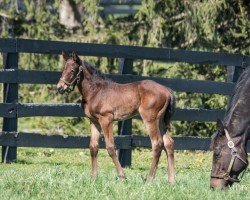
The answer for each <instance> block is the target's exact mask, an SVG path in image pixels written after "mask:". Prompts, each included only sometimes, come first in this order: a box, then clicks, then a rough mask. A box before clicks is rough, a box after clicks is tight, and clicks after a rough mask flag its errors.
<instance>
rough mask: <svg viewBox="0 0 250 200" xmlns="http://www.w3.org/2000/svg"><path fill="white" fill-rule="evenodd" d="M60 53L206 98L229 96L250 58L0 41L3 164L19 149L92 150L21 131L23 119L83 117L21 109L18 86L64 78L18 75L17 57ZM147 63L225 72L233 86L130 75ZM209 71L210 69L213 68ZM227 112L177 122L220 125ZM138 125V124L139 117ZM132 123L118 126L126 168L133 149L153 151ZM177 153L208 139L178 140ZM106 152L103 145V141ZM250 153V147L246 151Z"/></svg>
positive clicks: (189, 113)
mask: <svg viewBox="0 0 250 200" xmlns="http://www.w3.org/2000/svg"><path fill="white" fill-rule="evenodd" d="M62 50H65V51H73V50H74V51H76V52H78V54H79V55H86V56H100V57H114V58H120V71H119V72H120V74H110V75H107V76H108V77H109V78H110V79H112V80H114V81H116V82H119V83H127V82H133V81H138V80H143V79H151V80H154V81H156V82H158V83H160V84H162V85H165V86H168V87H170V88H172V89H173V90H174V91H177V92H191V93H207V94H222V95H230V94H231V92H232V89H233V87H234V83H233V82H235V81H236V80H237V77H238V75H239V74H240V71H241V70H242V67H245V66H249V65H250V57H249V56H244V55H239V54H228V53H211V52H195V51H184V50H173V49H167V48H146V47H135V46H120V45H104V44H88V43H72V42H59V41H39V40H25V39H0V52H2V53H3V55H4V56H3V58H4V59H3V69H2V70H1V71H0V83H3V84H4V94H3V103H1V104H0V116H1V117H3V128H2V133H1V135H0V145H2V146H3V148H2V160H4V161H6V162H12V161H15V160H16V152H17V147H51V148H88V146H89V137H87V136H68V137H64V136H59V135H53V136H46V135H41V134H35V133H23V132H19V131H18V127H17V122H18V118H20V117H31V116H33V117H35V116H64V117H67V116H70V117H82V116H84V113H83V111H82V110H81V108H80V105H79V104H74V103H71V104H51V103H42V104H41V103H39V104H37V103H19V102H18V85H19V84H56V83H57V81H58V79H59V77H60V72H55V71H32V70H19V69H18V54H19V53H40V54H61V52H62ZM135 59H147V60H160V61H167V62H186V63H195V64H205V63H206V64H209V65H222V66H227V67H228V69H229V72H230V73H229V80H231V81H233V82H213V81H199V80H185V79H167V78H158V77H142V76H135V75H131V72H132V67H133V60H135ZM209 65H208V67H209ZM223 115H224V110H220V109H216V110H214V109H213V110H207V109H200V108H190V109H189V108H185V109H179V108H177V110H176V113H175V115H174V117H173V118H174V120H181V121H216V120H217V119H218V118H223ZM134 119H140V117H139V116H136V117H135V118H134ZM131 124H132V120H126V121H124V122H120V123H119V124H118V126H119V135H118V136H116V138H115V144H116V148H117V149H119V150H120V152H119V159H120V161H121V163H122V165H123V166H129V165H131V150H132V149H133V148H134V147H147V148H150V147H151V144H150V140H149V138H148V137H143V136H136V135H132V125H131ZM174 140H175V149H179V150H184V149H186V150H207V149H208V147H209V143H210V139H209V138H198V137H174ZM100 147H101V148H104V139H103V138H101V139H100ZM249 150H250V148H249V146H248V151H249Z"/></svg>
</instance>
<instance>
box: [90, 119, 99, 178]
mask: <svg viewBox="0 0 250 200" xmlns="http://www.w3.org/2000/svg"><path fill="white" fill-rule="evenodd" d="M90 131H91V136H90V144H89V149H90V155H91V164H92V177H93V178H96V176H97V154H98V150H99V137H100V131H101V127H100V125H98V124H93V123H91V124H90Z"/></svg>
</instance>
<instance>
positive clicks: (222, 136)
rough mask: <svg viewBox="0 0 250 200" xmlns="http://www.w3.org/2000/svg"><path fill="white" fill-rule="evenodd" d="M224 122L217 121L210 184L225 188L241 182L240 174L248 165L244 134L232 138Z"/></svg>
mask: <svg viewBox="0 0 250 200" xmlns="http://www.w3.org/2000/svg"><path fill="white" fill-rule="evenodd" d="M230 135H231V134H230V133H229V131H228V130H227V128H226V127H225V126H224V125H223V123H222V122H221V121H220V120H219V121H218V122H217V132H216V133H215V135H214V136H213V139H212V143H211V148H212V150H213V166H212V171H211V180H210V186H211V187H212V188H216V189H223V188H226V187H228V186H231V185H232V184H233V183H234V182H239V179H238V176H239V174H240V173H241V172H242V171H244V170H245V169H246V168H247V166H248V161H247V153H246V150H245V140H246V138H245V137H244V135H241V136H238V137H234V138H232V137H231V136H230Z"/></svg>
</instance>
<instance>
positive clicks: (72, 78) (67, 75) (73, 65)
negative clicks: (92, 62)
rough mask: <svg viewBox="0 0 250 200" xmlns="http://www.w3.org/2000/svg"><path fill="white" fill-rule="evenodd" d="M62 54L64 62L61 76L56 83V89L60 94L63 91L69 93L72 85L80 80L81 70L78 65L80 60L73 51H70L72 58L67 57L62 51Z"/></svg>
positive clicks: (80, 62) (80, 63)
mask: <svg viewBox="0 0 250 200" xmlns="http://www.w3.org/2000/svg"><path fill="white" fill-rule="evenodd" d="M62 55H63V59H64V60H65V61H66V64H65V66H64V68H63V72H62V76H61V78H60V80H59V82H58V83H57V90H58V92H59V93H60V94H63V93H65V92H68V93H69V92H71V91H72V90H74V87H75V86H76V84H77V83H78V82H79V80H80V73H81V71H82V68H81V67H80V66H81V65H82V61H81V59H80V58H79V57H78V55H77V54H76V53H75V52H73V53H72V58H68V56H67V55H66V53H64V52H63V53H62Z"/></svg>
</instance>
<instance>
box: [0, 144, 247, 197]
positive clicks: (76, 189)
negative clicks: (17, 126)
mask: <svg viewBox="0 0 250 200" xmlns="http://www.w3.org/2000/svg"><path fill="white" fill-rule="evenodd" d="M98 158H99V159H98V164H99V176H98V178H97V179H96V180H92V179H91V176H90V157H89V151H88V150H80V149H74V150H68V149H40V148H39V149H38V148H37V149H32V148H19V150H18V162H17V163H16V164H0V199H1V200H4V199H15V200H16V199H131V200H132V199H181V200H183V199H213V200H215V199H220V200H221V199H227V200H228V199H248V198H249V196H250V173H249V170H248V171H247V172H246V174H245V176H244V178H243V180H242V182H241V183H239V184H237V185H235V186H234V187H232V188H230V189H229V190H226V191H213V190H211V189H209V176H210V168H211V153H202V152H188V151H181V152H179V151H177V152H176V169H177V174H176V179H177V182H176V184H175V185H174V186H172V185H170V184H169V183H168V182H167V178H166V168H165V166H166V156H165V155H162V157H161V160H160V164H159V168H158V171H157V175H156V179H155V180H154V181H153V182H151V183H147V184H146V183H145V181H144V179H145V177H146V175H147V172H148V168H149V165H150V161H151V152H150V151H149V150H147V149H138V150H135V151H133V163H132V167H131V168H126V169H125V172H126V175H127V180H126V181H124V182H122V181H120V180H118V179H117V178H116V172H115V169H114V166H113V163H112V162H111V159H110V158H109V157H108V156H107V154H106V151H105V150H101V151H100V153H99V157H98ZM247 197H248V198H247Z"/></svg>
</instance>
